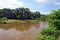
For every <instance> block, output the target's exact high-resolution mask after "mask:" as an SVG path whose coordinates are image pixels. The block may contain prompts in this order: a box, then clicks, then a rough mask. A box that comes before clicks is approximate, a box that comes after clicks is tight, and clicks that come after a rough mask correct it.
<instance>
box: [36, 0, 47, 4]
mask: <svg viewBox="0 0 60 40" xmlns="http://www.w3.org/2000/svg"><path fill="white" fill-rule="evenodd" d="M36 2H38V3H45V2H47V0H36Z"/></svg>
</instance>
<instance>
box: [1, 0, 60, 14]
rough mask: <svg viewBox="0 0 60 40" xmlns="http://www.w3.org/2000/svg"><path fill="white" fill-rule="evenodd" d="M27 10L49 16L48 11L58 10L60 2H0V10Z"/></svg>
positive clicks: (58, 0)
mask: <svg viewBox="0 0 60 40" xmlns="http://www.w3.org/2000/svg"><path fill="white" fill-rule="evenodd" d="M19 7H24V8H29V9H30V10H31V11H33V12H34V11H39V12H40V13H41V14H49V13H50V11H52V10H56V9H60V0H0V9H2V8H11V9H15V8H19Z"/></svg>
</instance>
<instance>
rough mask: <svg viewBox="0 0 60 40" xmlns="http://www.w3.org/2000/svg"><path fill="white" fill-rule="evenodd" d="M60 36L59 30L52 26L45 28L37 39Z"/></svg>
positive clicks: (54, 39) (52, 38)
mask: <svg viewBox="0 0 60 40" xmlns="http://www.w3.org/2000/svg"><path fill="white" fill-rule="evenodd" d="M58 37H59V30H56V28H54V27H51V28H47V29H43V30H42V31H41V32H40V34H39V36H38V37H37V38H36V40H57V39H58Z"/></svg>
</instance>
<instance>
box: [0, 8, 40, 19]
mask: <svg viewBox="0 0 60 40" xmlns="http://www.w3.org/2000/svg"><path fill="white" fill-rule="evenodd" d="M40 16H41V15H40V12H38V11H36V12H31V11H30V9H28V8H16V9H9V8H3V9H0V17H1V18H3V17H5V18H7V19H20V20H27V19H28V20H29V19H30V20H31V19H36V18H40Z"/></svg>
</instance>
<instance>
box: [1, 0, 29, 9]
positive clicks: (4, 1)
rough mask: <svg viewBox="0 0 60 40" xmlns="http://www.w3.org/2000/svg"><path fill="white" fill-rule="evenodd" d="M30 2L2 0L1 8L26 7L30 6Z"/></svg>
mask: <svg viewBox="0 0 60 40" xmlns="http://www.w3.org/2000/svg"><path fill="white" fill-rule="evenodd" d="M28 5H29V4H28V3H24V2H22V1H17V0H0V8H5V7H6V8H16V7H24V6H28Z"/></svg>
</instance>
